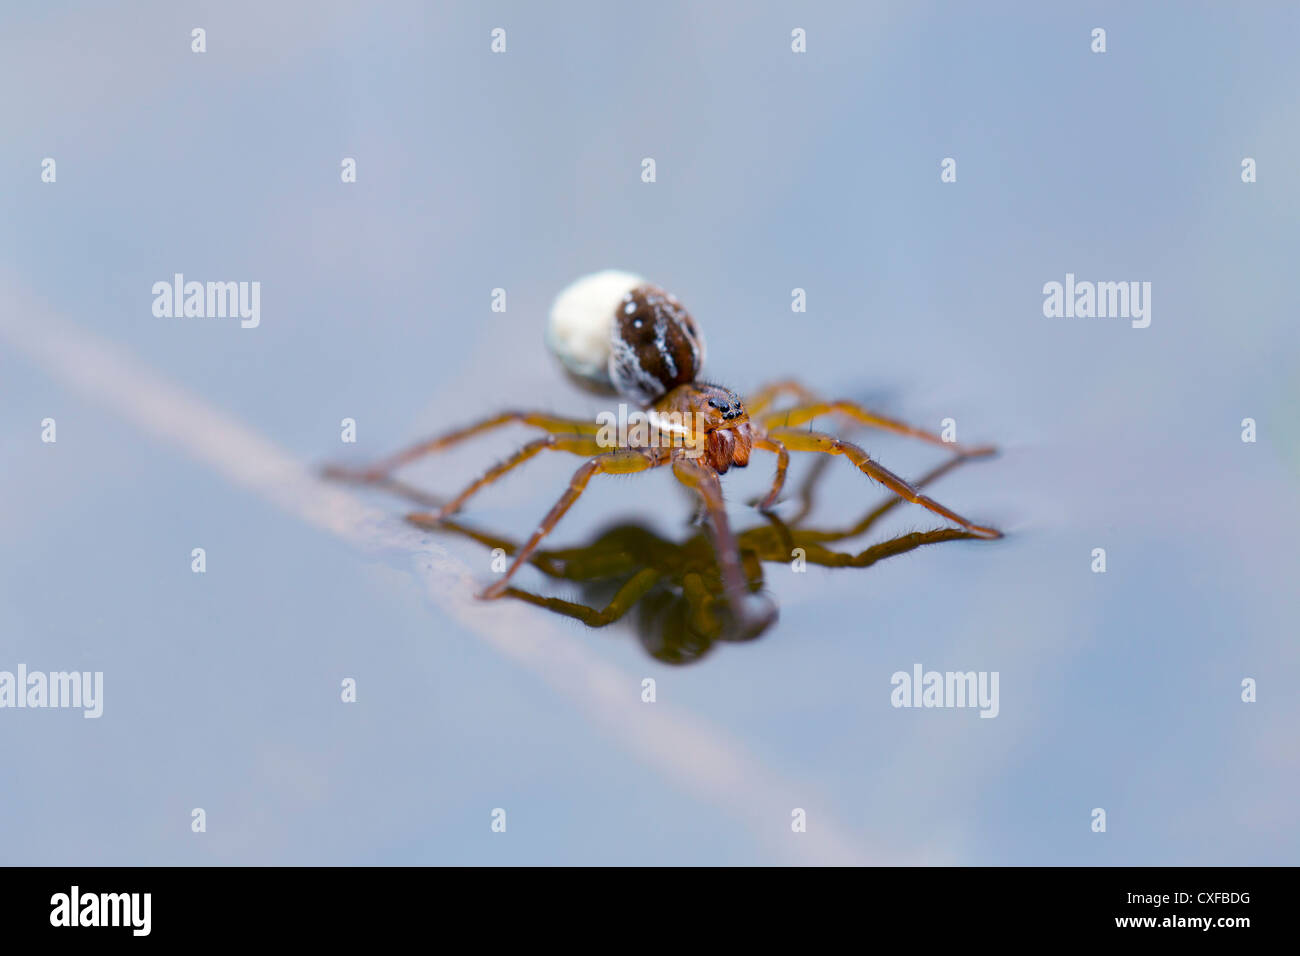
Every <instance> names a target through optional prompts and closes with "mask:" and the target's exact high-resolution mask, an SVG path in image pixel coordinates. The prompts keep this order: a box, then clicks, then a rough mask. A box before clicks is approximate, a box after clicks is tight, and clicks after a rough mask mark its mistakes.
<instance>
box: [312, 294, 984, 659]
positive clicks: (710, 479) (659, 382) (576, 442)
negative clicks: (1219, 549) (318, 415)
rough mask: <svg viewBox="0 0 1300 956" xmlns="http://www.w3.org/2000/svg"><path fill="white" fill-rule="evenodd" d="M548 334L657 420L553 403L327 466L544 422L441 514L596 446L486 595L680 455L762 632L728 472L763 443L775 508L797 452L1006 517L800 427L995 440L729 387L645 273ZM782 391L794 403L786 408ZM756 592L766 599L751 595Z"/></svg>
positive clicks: (685, 478)
mask: <svg viewBox="0 0 1300 956" xmlns="http://www.w3.org/2000/svg"><path fill="white" fill-rule="evenodd" d="M546 341H547V345H548V346H549V348H550V350H551V351H552V353H554V354H555V356H556V357H557V358H558V359H559V360H560V362H561V363H562V364H563V366H564V368H565V370H566V371H567V373H568V374H569V375H570V377H572V378H573V379H575V380H576V381H577V382H578V383H579V384H581V385H583V386H584V387H586V388H588V389H590V390H592V391H596V392H600V393H603V394H617V395H620V396H622V397H624V398H626V399H630V400H632V401H633V402H635V403H637V405H638V407H639V409H640V410H641V411H642V413H643V415H644V416H645V417H646V418H647V419H648V421H649V422H650V423H651V424H652V425H654V426H662V427H655V428H652V429H634V430H633V432H632V433H630V434H623V433H622V430H620V434H619V436H618V438H617V439H611V436H610V435H609V428H608V426H607V423H606V424H602V423H600V422H592V421H586V420H581V419H574V418H562V417H557V416H555V415H551V414H548V413H545V412H534V411H505V412H501V413H499V414H497V415H493V416H492V417H490V418H485V419H483V420H481V421H479V422H476V423H474V424H472V425H469V426H466V427H464V428H460V429H457V430H455V431H452V432H449V433H447V434H444V435H440V436H437V437H435V438H431V439H428V440H426V441H422V442H420V443H419V444H416V445H413V446H411V447H409V448H407V449H405V450H403V451H400V452H398V453H396V454H394V455H391V456H390V457H388V458H385V459H383V460H381V461H379V462H377V463H375V464H373V465H371V466H370V467H368V468H363V469H359V470H356V469H346V468H331V469H327V474H328V475H330V476H331V477H336V478H343V479H346V480H351V481H358V482H362V483H381V482H384V481H386V480H388V479H389V478H390V476H391V475H392V473H393V472H394V471H395V470H396V469H398V468H400V467H402V466H404V465H406V464H409V463H410V462H412V461H414V460H415V459H417V458H421V457H423V456H425V455H428V454H430V453H432V452H436V451H440V450H442V449H445V448H448V447H450V446H452V445H455V444H457V443H459V442H462V441H464V440H465V439H467V438H470V437H471V436H474V435H479V434H482V433H483V432H486V431H488V430H490V429H493V428H498V427H500V426H502V425H506V424H509V423H519V424H523V425H528V426H531V427H533V428H537V429H540V430H541V431H542V432H544V433H545V434H544V435H542V436H541V437H539V438H536V439H534V440H533V441H530V442H528V443H527V444H525V445H524V446H523V447H522V448H520V449H519V450H518V451H517V452H515V454H513V455H511V456H510V457H509V458H507V459H505V460H504V461H502V462H500V463H499V464H496V465H494V466H493V467H491V468H489V469H488V470H487V471H486V472H484V473H483V475H482V476H481V477H479V478H477V479H476V480H474V481H472V482H471V483H470V484H469V485H468V486H466V487H465V488H464V490H462V491H461V492H460V493H459V494H458V495H456V496H455V497H454V498H452V499H451V500H450V501H448V502H447V503H446V504H444V505H443V506H442V507H441V508H439V509H438V510H437V511H435V512H432V513H423V514H418V515H412V516H410V517H411V519H412V520H415V521H416V522H417V523H420V524H424V525H428V524H436V523H438V522H440V521H443V520H444V519H446V518H448V517H449V516H450V515H452V514H454V513H455V512H457V511H459V510H460V508H461V507H462V506H463V505H464V504H465V502H466V501H468V500H469V499H470V497H471V496H473V495H474V494H475V493H476V492H478V491H479V490H480V489H482V488H484V487H485V486H487V485H489V484H491V483H492V482H494V481H496V480H497V479H498V478H500V477H502V476H503V475H505V474H506V473H507V472H509V471H511V470H512V469H514V468H516V467H518V466H519V465H522V464H523V463H524V462H526V461H528V460H529V459H530V458H532V457H534V456H535V455H538V454H539V453H541V452H543V451H561V452H567V453H569V454H573V455H578V456H581V457H584V458H586V461H584V462H583V463H582V464H581V465H580V466H579V467H578V469H577V471H575V472H574V474H573V478H572V479H571V480H570V482H569V486H568V488H567V489H566V490H565V491H564V493H563V494H562V495H561V496H560V498H559V500H558V501H556V502H555V504H554V506H553V507H552V508H551V510H550V511H549V512H548V513H547V515H546V517H545V518H543V519H542V523H541V525H539V526H538V528H537V530H536V531H534V532H533V534H532V535H531V537H529V538H528V540H527V541H526V542H525V543H524V545H523V547H521V548H520V549H519V550H518V551H517V553H516V554H515V556H514V561H513V562H512V563H511V564H510V566H509V567H508V568H507V570H506V572H505V574H504V575H503V576H502V577H501V578H499V579H498V580H497V581H495V582H494V583H493V584H492V585H491V586H489V587H488V588H486V589H485V590H484V591H483V592H482V593H481V594H480V595H479V597H481V598H484V599H493V598H499V597H501V596H502V595H503V594H505V593H506V590H507V588H508V587H509V582H510V580H511V578H513V577H514V575H515V573H516V572H518V570H519V569H520V568H521V567H523V566H524V565H525V564H527V563H528V562H529V560H530V558H531V557H532V556H533V553H534V552H535V551H536V550H537V548H538V546H539V545H540V544H541V542H542V539H544V538H545V537H546V536H547V535H548V534H549V533H550V532H551V531H552V529H554V528H555V526H556V525H557V524H558V523H559V521H560V519H561V518H563V517H564V515H565V513H566V512H567V511H568V510H569V508H571V507H572V506H573V503H574V502H575V501H577V500H578V498H579V496H580V495H581V494H582V492H583V490H584V489H585V488H586V487H587V485H588V483H589V482H590V481H591V479H592V478H594V477H595V476H597V475H612V474H633V473H636V472H642V471H649V470H650V469H653V468H660V467H663V466H669V467H671V468H672V471H673V474H674V475H675V476H676V478H677V480H678V481H680V482H681V483H682V484H683V485H685V486H686V487H687V488H689V489H690V490H691V491H692V492H693V493H694V494H695V495H696V496H697V498H698V500H699V503H700V507H701V512H702V514H703V515H704V517H705V518H706V528H707V529H708V532H709V537H710V540H711V543H712V545H713V550H714V553H715V556H716V558H717V562H718V570H719V573H720V575H721V581H722V585H723V591H724V593H725V595H726V599H727V604H728V605H729V607H730V609H731V612H732V616H733V618H734V619H735V623H736V624H737V625H738V626H739V628H740V629H741V630H742V631H743V632H748V633H751V634H752V633H758V632H760V631H762V630H763V629H765V628H766V627H767V625H768V624H770V623H771V621H772V620H773V619H774V617H775V615H776V610H775V607H774V606H772V605H771V604H770V602H766V601H765V600H763V599H762V598H761V597H760V596H758V595H750V594H749V592H748V589H747V588H746V586H745V573H744V569H743V567H742V562H741V555H740V549H739V547H738V545H737V542H736V538H735V535H733V533H732V531H731V527H730V524H729V523H728V520H727V512H726V507H725V504H724V502H723V496H722V483H721V481H720V480H719V478H720V476H721V475H724V474H726V473H727V471H729V470H730V469H731V468H733V467H735V468H744V467H746V466H747V465H748V464H749V461H750V456H751V453H752V452H753V450H754V449H761V450H763V451H767V452H770V453H772V454H774V455H775V456H776V473H775V476H774V478H773V480H772V485H771V487H770V489H769V490H768V492H767V494H766V495H765V496H764V497H763V498H762V499H761V500H760V501H759V502H758V504H757V506H758V508H759V510H760V511H762V512H764V513H767V512H770V511H771V509H772V508H773V506H774V505H775V504H776V501H777V499H778V497H779V496H780V494H781V490H782V488H783V487H784V485H785V477H786V471H787V469H788V468H789V464H790V453H791V452H792V451H795V452H815V453H819V454H824V455H843V456H844V457H845V458H847V459H848V460H849V461H851V462H852V463H853V464H854V465H855V466H856V467H857V468H858V469H859V470H861V471H862V472H863V473H865V474H866V475H867V476H868V477H870V478H873V479H875V480H876V481H878V482H879V483H880V484H882V485H884V486H885V487H886V488H888V489H889V490H890V491H891V492H893V493H894V494H895V495H898V496H899V497H900V498H904V499H906V500H907V501H910V502H913V503H915V504H919V505H921V506H922V507H924V508H928V509H929V510H930V511H932V512H934V513H935V514H937V515H940V516H942V517H944V518H946V519H947V520H949V521H951V522H953V523H954V524H956V525H959V526H960V527H961V528H963V529H965V530H966V531H967V532H969V533H970V534H972V535H975V536H978V537H981V538H1000V537H1001V536H1002V534H1001V532H999V531H997V530H996V529H994V528H990V527H985V526H983V525H978V524H975V523H973V522H971V521H968V520H967V519H966V518H963V517H962V516H961V515H959V514H957V513H956V512H955V511H953V510H951V509H950V508H947V507H945V506H944V505H942V504H940V503H939V502H937V501H935V500H934V499H933V498H930V497H929V496H928V495H924V494H922V493H921V492H920V491H919V490H918V489H917V488H915V487H913V486H912V485H910V484H909V483H908V482H906V481H904V480H903V479H902V478H900V477H899V476H898V475H896V474H894V473H893V472H892V471H890V470H889V469H887V468H885V467H884V466H883V465H881V464H880V463H879V462H877V461H875V460H874V459H872V458H871V457H870V456H869V455H868V454H867V453H866V452H865V451H864V450H863V449H862V448H861V447H860V446H858V445H855V444H853V443H851V442H847V441H844V440H842V439H840V438H837V437H835V436H834V435H830V434H826V433H824V432H817V431H807V430H804V429H801V428H799V427H798V426H800V425H803V424H805V423H807V422H810V421H812V419H814V418H817V417H819V416H824V415H831V414H837V415H840V416H842V417H845V418H848V419H850V420H852V421H856V422H858V423H861V424H864V425H867V426H871V427H875V428H880V429H884V430H886V431H891V432H895V433H897V434H900V435H906V436H909V437H912V438H918V439H921V440H923V441H927V442H931V443H932V444H936V445H941V446H943V447H944V448H946V449H949V450H950V451H952V452H954V453H955V454H956V455H957V456H958V457H960V458H972V457H979V456H983V455H988V454H991V453H992V452H993V451H994V449H993V448H992V447H989V446H984V447H979V448H966V447H963V446H959V445H955V444H952V443H948V442H945V441H944V440H943V439H942V438H941V437H940V436H938V435H936V434H933V433H932V432H928V431H924V430H922V429H919V428H915V427H913V426H911V425H908V424H905V423H904V422H900V421H896V420H894V419H892V418H887V417H885V416H883V415H880V414H877V413H876V412H873V411H870V410H869V409H867V408H864V407H863V406H861V405H859V404H857V403H855V402H850V401H844V400H836V401H823V400H822V399H820V398H818V397H817V396H816V395H815V394H814V393H813V392H812V391H810V390H809V389H807V388H805V387H804V386H802V385H800V384H798V383H797V382H794V381H780V382H776V383H773V384H771V385H768V386H766V387H765V388H762V389H760V390H759V391H758V392H757V393H755V394H754V395H753V396H752V397H751V398H750V399H749V400H748V401H743V400H742V399H741V398H740V396H739V395H737V394H736V393H735V392H733V391H731V390H730V389H728V388H724V387H723V386H721V385H715V384H712V383H709V382H706V381H702V380H701V379H700V374H701V372H702V370H703V366H704V356H705V346H704V336H703V334H702V333H701V331H700V328H699V326H698V325H697V324H696V322H695V320H694V319H693V318H692V317H691V315H690V313H689V312H687V311H686V309H684V308H683V307H682V305H681V303H680V302H678V300H677V298H676V297H675V296H673V295H671V294H669V293H667V292H665V291H664V290H663V289H661V288H659V287H658V286H655V285H652V284H651V283H649V282H647V281H645V280H644V279H642V278H641V277H640V276H637V275H633V274H631V273H626V272H617V271H613V270H610V271H605V272H598V273H595V274H593V275H589V276H586V277H584V278H582V279H579V280H578V281H577V282H575V283H573V284H572V285H570V286H569V287H568V288H567V289H565V290H564V291H563V292H561V293H560V295H559V296H557V297H556V299H555V302H554V304H553V306H552V308H551V314H550V321H549V325H548V328H547V335H546ZM783 397H790V398H793V399H794V400H795V404H794V405H793V406H791V407H787V408H784V409H781V410H779V411H778V410H773V405H775V404H776V403H777V402H779V401H780V400H781V399H782V398H783ZM749 598H756V599H758V600H757V603H758V604H760V605H761V606H760V607H753V606H751V604H753V603H754V602H751V601H749V600H748V599H749Z"/></svg>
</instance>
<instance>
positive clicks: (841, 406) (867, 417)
mask: <svg viewBox="0 0 1300 956" xmlns="http://www.w3.org/2000/svg"><path fill="white" fill-rule="evenodd" d="M750 414H751V417H752V415H753V413H752V412H751V413H750ZM822 415H843V416H845V417H846V418H849V419H851V420H853V421H855V422H860V423H861V424H863V425H869V426H870V427H872V428H880V429H883V430H885V431H888V432H893V433H894V434H896V435H907V436H908V437H909V438H919V439H921V440H922V441H927V442H929V443H930V444H932V445H940V446H942V447H944V448H946V449H948V450H949V451H951V452H953V453H954V454H957V455H961V456H962V457H963V458H979V457H982V456H984V455H992V454H993V453H994V452H996V451H997V449H996V448H995V447H994V446H992V445H980V446H978V447H975V448H967V447H966V446H965V445H958V444H957V443H956V442H948V441H944V440H943V438H941V437H940V436H939V435H936V434H935V433H934V432H928V431H926V430H925V429H923V428H916V427H915V426H913V425H909V424H907V423H906V422H900V421H898V420H897V419H893V418H886V417H885V416H884V415H880V414H877V413H876V412H873V411H871V410H870V409H867V408H863V407H862V406H861V405H859V404H858V403H856V402H849V401H844V400H836V401H833V402H822V401H812V402H806V403H803V404H799V405H795V406H794V407H793V408H786V409H782V410H780V411H775V412H768V413H767V414H764V415H760V416H759V417H758V422H759V424H760V425H761V426H762V427H763V428H775V427H777V426H780V427H782V428H795V427H797V426H799V425H802V424H804V423H806V422H810V421H812V420H813V419H814V418H819V417H820V416H822Z"/></svg>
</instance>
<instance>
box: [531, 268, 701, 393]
mask: <svg viewBox="0 0 1300 956" xmlns="http://www.w3.org/2000/svg"><path fill="white" fill-rule="evenodd" d="M546 339H547V344H548V345H549V346H550V348H551V351H553V352H554V353H555V355H556V357H557V358H559V359H560V361H561V362H562V363H563V364H564V367H565V369H566V370H567V371H568V372H569V373H570V374H571V375H572V376H574V377H575V378H577V379H578V381H579V382H581V383H582V384H584V385H586V386H587V387H589V388H593V389H595V390H597V391H606V392H608V391H616V392H618V393H620V394H622V395H625V396H627V397H628V398H631V399H634V400H636V401H637V402H639V403H641V404H649V403H651V402H653V401H655V400H656V399H658V398H660V397H661V396H663V395H665V394H667V393H668V392H669V391H671V390H672V389H674V388H676V387H677V386H678V385H684V384H687V383H689V382H693V381H695V380H696V379H697V378H698V377H699V374H700V372H701V371H702V369H703V367H704V336H703V334H702V333H701V332H700V328H699V326H698V325H697V324H696V322H695V319H694V318H692V317H691V314H690V313H689V312H687V311H686V309H685V308H684V307H683V306H682V304H681V303H680V302H678V301H677V298H676V297H675V296H673V295H671V294H670V293H668V292H665V291H664V290H663V289H660V288H659V287H658V286H655V285H652V284H650V283H648V282H646V281H645V280H644V279H642V278H641V277H640V276H636V275H633V274H631V273H626V272H614V271H606V272H598V273H595V274H593V275H590V276H586V277H585V278H582V279H579V280H578V281H577V282H575V283H573V284H572V285H571V286H569V287H568V288H567V289H565V290H564V291H563V292H561V293H560V294H559V295H558V296H557V297H556V299H555V304H554V305H553V306H552V307H551V321H550V326H549V328H548V331H547V337H546Z"/></svg>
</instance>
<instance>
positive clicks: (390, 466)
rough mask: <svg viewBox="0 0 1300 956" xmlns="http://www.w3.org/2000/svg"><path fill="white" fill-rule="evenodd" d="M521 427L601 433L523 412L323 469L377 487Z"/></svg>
mask: <svg viewBox="0 0 1300 956" xmlns="http://www.w3.org/2000/svg"><path fill="white" fill-rule="evenodd" d="M511 423H518V424H521V425H529V426H531V427H533V428H540V429H541V430H542V431H545V432H549V433H550V434H552V435H595V434H597V433H598V432H599V431H600V426H599V425H598V424H596V423H595V422H590V421H581V420H579V419H575V418H559V417H557V416H555V415H549V414H547V413H546V412H520V411H508V412H501V413H500V414H498V415H493V416H492V417H491V418H485V419H483V420H482V421H479V422H475V423H474V424H472V425H466V426H465V427H464V428H458V429H456V430H455V431H451V432H447V433H446V434H444V435H438V436H436V437H434V438H428V439H425V440H424V441H422V442H419V443H417V444H415V445H412V446H411V447H409V448H405V449H403V450H402V451H399V452H397V453H396V454H394V455H390V456H388V457H387V458H384V459H381V460H380V461H377V462H375V463H374V464H373V465H369V466H367V467H365V468H346V467H336V466H330V467H327V468H325V469H324V474H325V477H327V478H338V479H341V480H344V481H356V482H363V483H374V482H380V481H383V480H384V479H385V478H386V477H388V475H389V474H391V473H392V472H393V471H395V470H397V469H398V468H401V467H402V466H403V465H407V464H410V463H411V462H413V461H415V460H416V459H417V458H423V457H424V456H425V455H428V454H431V453H433V452H435V451H441V450H442V449H444V448H450V447H451V446H452V445H455V444H458V443H460V442H462V441H464V440H465V439H467V438H470V437H472V436H474V435H479V434H482V433H483V432H486V431H490V430H492V429H493V428H500V427H501V426H502V425H509V424H511Z"/></svg>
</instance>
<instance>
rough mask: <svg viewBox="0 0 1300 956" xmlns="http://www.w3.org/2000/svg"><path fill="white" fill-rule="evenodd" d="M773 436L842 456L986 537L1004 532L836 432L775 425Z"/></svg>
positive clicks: (790, 444)
mask: <svg viewBox="0 0 1300 956" xmlns="http://www.w3.org/2000/svg"><path fill="white" fill-rule="evenodd" d="M768 437H770V438H774V439H776V440H777V441H779V442H781V443H783V444H784V445H785V446H786V447H787V448H788V449H790V450H791V451H812V452H820V453H821V454H824V455H843V456H844V457H845V458H847V459H849V461H851V462H853V464H855V465H857V466H858V469H859V470H860V471H862V472H863V473H864V474H866V475H868V476H870V477H871V478H874V479H875V480H876V481H878V482H880V483H881V484H882V485H884V486H885V487H886V488H888V489H889V490H890V491H892V492H893V493H894V494H896V495H898V496H899V497H900V498H906V499H907V500H908V501H910V502H912V503H913V504H918V505H920V506H921V507H923V508H928V509H929V510H930V511H933V512H934V513H935V514H937V515H942V516H943V517H945V518H947V519H948V520H949V521H952V522H954V523H956V524H959V525H961V526H962V527H963V528H965V529H966V530H967V531H971V532H973V533H975V534H978V535H980V536H981V537H985V538H1000V537H1002V532H1001V531H998V530H996V529H994V528H986V527H984V526H983V525H977V524H973V523H972V522H970V521H967V520H966V519H965V518H963V517H962V516H961V515H959V514H957V512H955V511H953V510H952V509H950V508H946V507H944V506H943V505H941V504H939V502H937V501H935V500H934V499H933V498H931V497H929V496H927V495H923V494H921V492H919V491H918V490H917V489H916V488H914V487H912V486H911V485H909V484H908V483H907V482H906V481H904V480H903V479H902V478H900V477H899V476H898V475H896V474H894V473H893V472H892V471H890V470H889V469H888V468H886V467H885V466H884V465H881V464H880V463H879V462H876V461H873V460H872V459H871V456H870V455H868V454H867V453H866V452H865V451H863V450H862V448H860V447H859V446H857V445H854V444H853V443H852V442H846V441H841V440H840V439H838V438H836V437H834V436H833V435H826V434H823V433H822V432H805V431H799V430H797V429H792V428H774V429H772V431H771V432H770V433H769V436H768Z"/></svg>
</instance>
